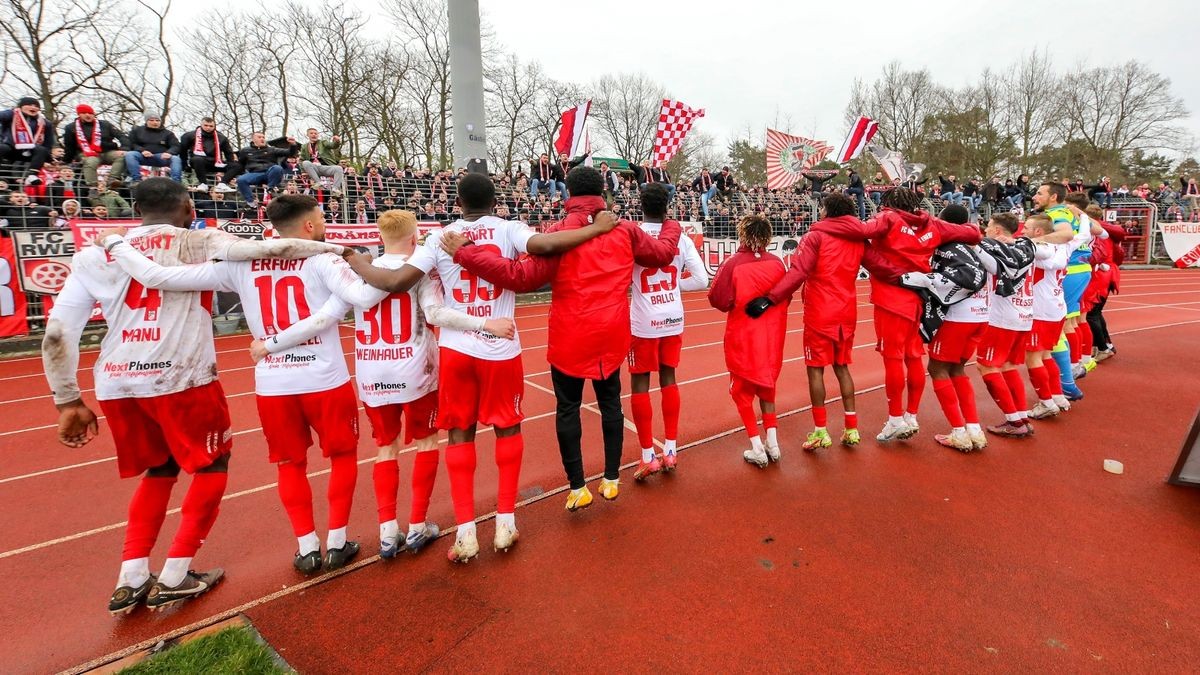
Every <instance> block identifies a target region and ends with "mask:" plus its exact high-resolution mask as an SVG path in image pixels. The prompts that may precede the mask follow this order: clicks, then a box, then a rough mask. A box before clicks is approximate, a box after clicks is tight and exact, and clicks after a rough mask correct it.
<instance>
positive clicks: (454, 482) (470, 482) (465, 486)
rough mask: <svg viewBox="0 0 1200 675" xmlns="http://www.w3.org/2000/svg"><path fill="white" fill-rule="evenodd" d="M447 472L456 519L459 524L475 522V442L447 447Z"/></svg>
mask: <svg viewBox="0 0 1200 675" xmlns="http://www.w3.org/2000/svg"><path fill="white" fill-rule="evenodd" d="M497 440H499V439H497ZM446 472H447V473H449V474H450V497H451V498H452V499H453V500H454V519H455V520H456V521H457V522H458V523H459V524H462V523H469V522H472V521H474V520H475V442H474V441H471V442H469V443H458V444H455V445H449V446H446Z"/></svg>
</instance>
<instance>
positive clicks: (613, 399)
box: [550, 366, 625, 490]
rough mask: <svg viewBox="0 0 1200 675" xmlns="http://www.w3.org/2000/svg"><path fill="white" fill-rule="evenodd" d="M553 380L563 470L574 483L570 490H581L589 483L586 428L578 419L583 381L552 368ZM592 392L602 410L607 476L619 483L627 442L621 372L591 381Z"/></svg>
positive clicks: (605, 470)
mask: <svg viewBox="0 0 1200 675" xmlns="http://www.w3.org/2000/svg"><path fill="white" fill-rule="evenodd" d="M550 377H551V378H552V379H553V380H554V397H555V398H556V399H558V408H557V413H558V414H557V416H556V417H555V419H554V429H555V431H556V432H558V452H559V454H561V455H562V463H563V469H564V470H565V471H566V472H567V479H568V480H569V481H570V482H571V489H572V490H578V489H579V488H581V487H583V486H584V484H585V483H586V480H585V475H584V473H583V450H582V448H581V446H580V443H581V442H582V439H583V426H582V425H581V423H580V419H579V406H580V405H581V404H582V403H583V383H584V380H583V378H580V377H571V376H570V375H567V374H566V373H563V372H562V371H560V370H559V369H557V368H555V367H553V366H551V367H550ZM592 391H594V392H596V405H597V407H599V408H600V428H601V429H602V430H603V432H604V477H605V478H607V479H609V480H616V479H617V477H618V476H619V475H620V471H621V449H622V446H623V445H624V443H625V416H624V414H623V413H622V412H621V370H620V369H619V368H618V369H617V370H616V371H614V372H613V374H612V375H609V376H608V377H607V378H605V379H603V380H592Z"/></svg>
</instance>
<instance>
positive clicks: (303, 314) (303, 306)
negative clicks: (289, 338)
mask: <svg viewBox="0 0 1200 675" xmlns="http://www.w3.org/2000/svg"><path fill="white" fill-rule="evenodd" d="M254 287H255V288H257V289H258V306H259V309H260V310H261V311H262V322H263V330H265V331H266V333H267V335H275V334H276V333H280V332H282V331H285V330H287V329H288V327H289V326H291V325H292V324H293V323H295V322H297V321H301V320H303V319H307V318H308V316H309V314H310V313H311V312H309V309H308V300H306V299H305V298H304V282H303V281H301V280H300V277H280V278H279V279H275V278H273V277H257V278H256V279H255V280H254ZM292 307H295V308H296V314H295V316H293V315H292Z"/></svg>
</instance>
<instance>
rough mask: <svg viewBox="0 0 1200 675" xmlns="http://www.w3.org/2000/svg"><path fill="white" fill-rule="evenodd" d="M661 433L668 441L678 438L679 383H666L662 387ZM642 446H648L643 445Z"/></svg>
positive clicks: (646, 446)
mask: <svg viewBox="0 0 1200 675" xmlns="http://www.w3.org/2000/svg"><path fill="white" fill-rule="evenodd" d="M662 413H663V433H664V434H665V435H666V439H667V440H668V441H675V440H678V439H679V385H678V384H668V385H667V386H665V387H663V388H662ZM642 447H643V448H648V447H650V446H649V445H643V446H642Z"/></svg>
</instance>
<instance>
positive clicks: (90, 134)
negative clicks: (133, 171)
mask: <svg viewBox="0 0 1200 675" xmlns="http://www.w3.org/2000/svg"><path fill="white" fill-rule="evenodd" d="M75 114H76V115H77V117H76V118H75V122H74V123H72V124H68V125H67V126H65V127H63V135H62V138H63V150H65V151H66V153H65V154H64V155H63V161H65V162H67V163H68V164H70V163H72V162H74V161H75V160H76V159H80V157H82V159H80V163H81V164H83V182H84V183H86V184H87V186H88V189H89V190H91V191H92V196H95V192H96V191H97V190H98V188H99V187H100V177H99V173H98V169H99V168H100V165H102V164H103V165H107V166H110V167H111V168H110V169H109V172H108V180H110V181H120V180H124V178H125V151H124V150H122V148H123V147H124V146H125V137H124V136H122V135H121V132H120V131H117V129H116V127H114V126H113V125H112V124H109V123H108V122H104V121H101V120H98V119H96V111H95V110H94V109H92V106H90V105H88V104H86V103H80V104H79V105H77V106H75Z"/></svg>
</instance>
